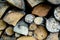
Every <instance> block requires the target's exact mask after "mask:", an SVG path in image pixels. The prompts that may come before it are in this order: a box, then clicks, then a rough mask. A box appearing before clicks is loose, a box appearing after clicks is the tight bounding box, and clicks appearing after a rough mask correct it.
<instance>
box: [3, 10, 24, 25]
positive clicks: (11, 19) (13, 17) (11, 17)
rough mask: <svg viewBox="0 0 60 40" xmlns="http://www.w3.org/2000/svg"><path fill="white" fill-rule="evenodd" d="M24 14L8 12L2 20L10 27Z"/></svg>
mask: <svg viewBox="0 0 60 40" xmlns="http://www.w3.org/2000/svg"><path fill="white" fill-rule="evenodd" d="M24 15H25V14H24V12H16V11H9V12H8V13H7V14H6V15H5V17H4V18H3V20H4V21H5V22H7V23H8V24H10V25H13V26H15V25H16V24H17V22H18V21H19V20H20V19H21V18H22V17H23V16H24Z"/></svg>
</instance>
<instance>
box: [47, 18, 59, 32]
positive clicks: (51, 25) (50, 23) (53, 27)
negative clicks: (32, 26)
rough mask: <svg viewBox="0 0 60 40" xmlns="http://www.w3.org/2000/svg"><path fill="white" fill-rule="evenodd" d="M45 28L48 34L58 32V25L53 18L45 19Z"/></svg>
mask: <svg viewBox="0 0 60 40" xmlns="http://www.w3.org/2000/svg"><path fill="white" fill-rule="evenodd" d="M46 28H47V30H48V31H49V32H59V30H60V24H59V22H57V21H56V20H55V19H54V18H49V19H46Z"/></svg>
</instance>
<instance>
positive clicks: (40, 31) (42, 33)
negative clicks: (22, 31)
mask: <svg viewBox="0 0 60 40" xmlns="http://www.w3.org/2000/svg"><path fill="white" fill-rule="evenodd" d="M34 37H36V38H37V39H38V40H43V39H45V38H46V37H47V31H46V29H45V28H44V27H43V26H38V28H37V29H36V30H35V31H34Z"/></svg>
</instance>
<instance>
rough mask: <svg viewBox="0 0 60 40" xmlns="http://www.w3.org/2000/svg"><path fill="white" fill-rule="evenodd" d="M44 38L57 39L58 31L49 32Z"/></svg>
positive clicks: (48, 39)
mask: <svg viewBox="0 0 60 40" xmlns="http://www.w3.org/2000/svg"><path fill="white" fill-rule="evenodd" d="M46 40H59V38H58V33H50V35H48V37H47V39H46Z"/></svg>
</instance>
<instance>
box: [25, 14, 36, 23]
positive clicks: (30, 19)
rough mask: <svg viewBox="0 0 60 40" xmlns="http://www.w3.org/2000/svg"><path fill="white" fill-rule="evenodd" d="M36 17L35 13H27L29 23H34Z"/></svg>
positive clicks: (26, 19) (26, 18) (26, 17)
mask: <svg viewBox="0 0 60 40" xmlns="http://www.w3.org/2000/svg"><path fill="white" fill-rule="evenodd" d="M34 18H35V16H34V15H32V14H27V15H26V16H25V21H26V22H27V23H32V22H33V20H34Z"/></svg>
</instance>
